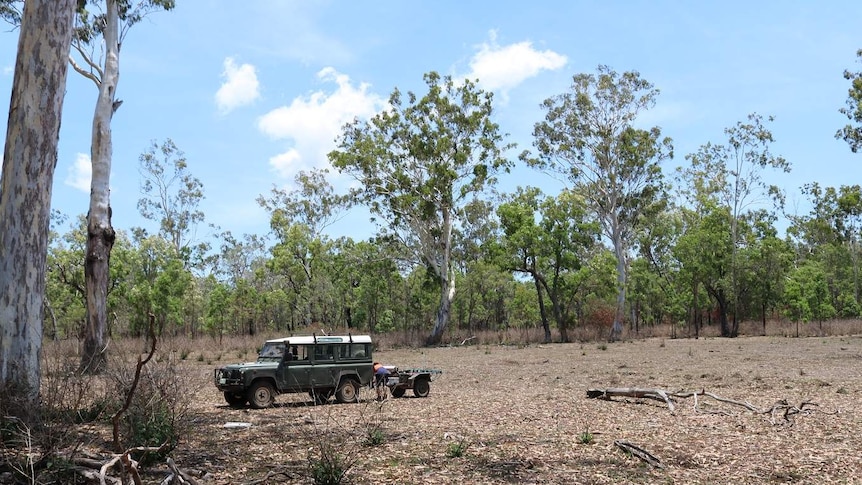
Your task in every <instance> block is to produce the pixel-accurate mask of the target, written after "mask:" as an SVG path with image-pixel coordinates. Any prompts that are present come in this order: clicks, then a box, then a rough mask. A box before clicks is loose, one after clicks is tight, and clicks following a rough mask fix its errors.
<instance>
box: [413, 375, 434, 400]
mask: <svg viewBox="0 0 862 485" xmlns="http://www.w3.org/2000/svg"><path fill="white" fill-rule="evenodd" d="M429 392H431V382H430V381H429V380H428V379H417V380H416V381H415V382H413V395H414V396H416V397H428V393H429Z"/></svg>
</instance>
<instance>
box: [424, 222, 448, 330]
mask: <svg viewBox="0 0 862 485" xmlns="http://www.w3.org/2000/svg"><path fill="white" fill-rule="evenodd" d="M452 224H453V222H452V214H451V213H450V212H449V211H448V210H446V211H443V236H442V243H443V247H442V249H441V252H442V254H441V256H442V261H441V262H440V264H439V265H434V266H435V268H436V271H437V277H438V278H439V281H440V307H439V308H438V309H437V321H436V322H435V323H434V329H433V330H432V331H431V335H429V336H428V340H427V344H428V345H437V344H439V343H440V341H441V340H442V338H443V331H444V330H445V329H446V325H448V324H449V316H450V313H451V310H452V300H454V299H455V274H454V271H453V270H452V267H451V266H452V259H451V258H452ZM428 259H429V261H433V256H432V257H429V258H428Z"/></svg>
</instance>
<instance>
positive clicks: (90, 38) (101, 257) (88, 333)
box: [69, 0, 174, 373]
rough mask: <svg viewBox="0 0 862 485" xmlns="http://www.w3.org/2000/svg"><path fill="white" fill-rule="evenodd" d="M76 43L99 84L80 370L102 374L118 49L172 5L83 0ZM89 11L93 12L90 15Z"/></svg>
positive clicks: (85, 71) (75, 60)
mask: <svg viewBox="0 0 862 485" xmlns="http://www.w3.org/2000/svg"><path fill="white" fill-rule="evenodd" d="M77 4H78V15H77V17H76V19H77V21H76V25H75V34H74V38H73V42H72V46H73V47H74V52H75V54H76V55H74V56H70V57H69V61H70V62H71V64H72V67H73V68H74V69H75V71H77V72H78V73H79V74H81V75H82V76H84V77H85V78H87V79H89V80H91V81H92V82H93V84H95V85H96V89H97V90H98V96H97V98H96V109H95V112H94V114H93V128H92V139H91V142H90V161H91V163H92V178H91V182H90V205H89V210H88V212H87V255H86V258H87V259H86V263H85V277H86V283H87V322H86V325H85V327H84V346H83V349H82V351H81V369H82V370H83V371H85V372H90V373H98V372H101V371H102V370H103V369H104V368H105V365H106V364H107V356H106V354H105V352H106V350H107V347H106V345H105V330H106V327H107V319H108V315H107V295H108V280H109V269H108V268H109V264H110V258H111V249H112V248H113V246H114V242H115V239H116V232H115V231H114V228H113V226H112V225H111V200H110V178H111V162H112V153H113V134H112V131H111V120H112V118H113V117H114V113H115V112H116V111H117V109H118V108H119V107H120V105H121V104H122V103H123V102H122V100H120V99H119V98H117V84H118V82H119V79H120V46H121V45H122V43H123V40H124V38H125V36H126V34H127V33H128V31H129V29H130V28H131V27H132V26H133V25H135V24H137V23H138V22H140V21H141V20H142V19H143V18H144V17H145V16H146V15H147V14H149V13H150V12H152V11H155V10H161V9H164V10H170V9H172V8H173V7H174V0H141V1H137V2H136V1H134V0H104V3H103V2H101V1H100V0H79V1H78V2H77ZM88 8H93V9H94V11H93V12H91V11H90V10H88Z"/></svg>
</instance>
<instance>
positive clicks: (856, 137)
mask: <svg viewBox="0 0 862 485" xmlns="http://www.w3.org/2000/svg"><path fill="white" fill-rule="evenodd" d="M856 58H857V61H859V62H862V49H859V50H858V51H856ZM844 79H846V80H848V81H850V88H849V89H848V90H847V105H846V106H845V107H843V108H841V109H840V110H839V111H840V112H841V113H842V114H844V115H845V116H847V118H848V119H849V120H850V123H848V124H847V125H845V126H844V128H841V129H840V130H838V132H837V133H836V134H835V138H838V139H839V140H844V141H846V142H847V144H848V145H850V150H852V151H853V153H856V152H858V151H859V149H860V148H862V71H858V72H852V71H850V70H849V69H848V70H846V71H844ZM853 123H855V124H856V126H854V125H853Z"/></svg>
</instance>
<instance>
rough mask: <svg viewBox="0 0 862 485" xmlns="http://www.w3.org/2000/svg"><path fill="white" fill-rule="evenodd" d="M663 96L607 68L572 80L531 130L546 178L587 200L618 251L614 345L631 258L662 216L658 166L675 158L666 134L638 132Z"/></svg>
mask: <svg viewBox="0 0 862 485" xmlns="http://www.w3.org/2000/svg"><path fill="white" fill-rule="evenodd" d="M658 94H659V90H658V89H656V88H655V87H653V85H652V84H650V83H649V82H647V81H646V80H644V79H643V78H641V76H640V74H639V73H638V72H635V71H629V72H624V73H622V74H621V75H620V74H618V73H617V72H615V71H613V70H611V69H610V68H609V67H607V66H599V68H598V72H597V73H596V74H578V75H576V76H574V78H573V82H572V86H571V88H570V91H569V92H566V93H563V94H559V95H557V96H554V97H551V98H548V99H546V100H545V101H544V103H542V107H543V108H544V109H545V111H546V115H545V120H544V121H541V122H539V123H536V125H535V128H534V129H533V136H534V137H535V141H534V143H533V145H534V146H535V148H536V149H537V151H538V155H539V156H538V158H531V157H530V156H529V154H527V153H524V154H523V155H522V159H524V160H525V161H526V162H527V163H529V164H530V165H532V166H534V167H536V168H538V169H541V170H545V171H548V172H550V173H552V174H554V175H556V176H558V177H561V178H562V179H563V180H564V181H565V182H568V183H571V184H572V188H573V190H574V191H576V192H578V193H580V194H581V195H583V197H584V198H585V199H586V201H587V202H588V204H589V206H590V208H591V209H592V211H593V212H594V213H595V214H596V216H597V219H598V220H599V221H600V223H601V226H602V231H603V233H604V235H605V237H607V238H608V239H609V240H610V242H611V244H612V245H613V250H614V254H615V256H616V258H617V265H616V273H617V302H616V309H615V314H614V322H613V326H612V328H611V334H610V339H611V340H615V339H617V338H619V337H620V335H621V333H622V329H623V319H624V317H625V303H626V276H627V270H628V257H629V252H630V250H631V247H632V244H633V238H634V233H635V231H636V228H637V226H638V224H639V223H640V221H641V220H642V219H643V218H642V216H643V215H644V214H645V213H648V212H653V211H655V210H656V209H658V208H659V207H660V205H661V202H662V200H663V199H662V197H661V193H662V191H663V182H662V178H663V176H662V172H661V167H660V163H661V162H662V161H663V160H665V159H666V158H668V157H672V156H673V147H672V144H671V140H670V138H666V137H665V138H663V137H662V136H661V129H660V128H659V127H653V128H650V129H648V130H644V129H640V128H636V127H635V126H634V125H635V123H636V121H637V117H638V115H639V114H640V113H641V112H642V111H644V110H646V109H649V108H651V107H652V106H654V105H655V101H656V97H657V96H658Z"/></svg>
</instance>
